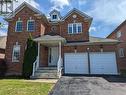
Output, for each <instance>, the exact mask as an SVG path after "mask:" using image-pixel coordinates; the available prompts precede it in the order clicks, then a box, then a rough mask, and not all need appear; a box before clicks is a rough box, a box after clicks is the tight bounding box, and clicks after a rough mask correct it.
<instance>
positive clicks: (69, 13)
mask: <svg viewBox="0 0 126 95" xmlns="http://www.w3.org/2000/svg"><path fill="white" fill-rule="evenodd" d="M74 12H75V13H78V14H79V15H81V16H82V17H84V19H85V20H89V21H90V24H91V22H92V20H93V18H92V17H90V16H88V15H87V14H85V13H84V12H82V11H80V10H78V9H76V8H73V9H72V10H71V11H69V12H68V13H67V14H66V15H65V16H64V17H63V18H62V20H65V19H66V18H67V17H69V16H70V15H71V14H72V13H74Z"/></svg>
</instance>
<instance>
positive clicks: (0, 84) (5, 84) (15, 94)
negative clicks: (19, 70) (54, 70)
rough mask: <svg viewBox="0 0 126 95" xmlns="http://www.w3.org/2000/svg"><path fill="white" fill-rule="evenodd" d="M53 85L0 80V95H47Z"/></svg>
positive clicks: (19, 80) (18, 80) (17, 80)
mask: <svg viewBox="0 0 126 95" xmlns="http://www.w3.org/2000/svg"><path fill="white" fill-rule="evenodd" d="M53 85H54V84H51V83H40V82H25V81H24V80H22V79H0V95H48V92H49V90H51V88H52V87H53Z"/></svg>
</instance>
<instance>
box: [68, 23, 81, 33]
mask: <svg viewBox="0 0 126 95" xmlns="http://www.w3.org/2000/svg"><path fill="white" fill-rule="evenodd" d="M74 24H76V32H74V30H73V25H74ZM70 26H72V33H70V32H69V27H70ZM78 26H81V32H78ZM82 31H83V30H82V23H69V24H68V34H80V33H82Z"/></svg>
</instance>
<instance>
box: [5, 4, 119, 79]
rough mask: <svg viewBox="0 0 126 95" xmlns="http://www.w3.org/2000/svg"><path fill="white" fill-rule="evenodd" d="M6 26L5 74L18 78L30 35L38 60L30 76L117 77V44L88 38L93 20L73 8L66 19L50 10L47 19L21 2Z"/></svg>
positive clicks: (96, 38)
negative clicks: (102, 75) (84, 75)
mask: <svg viewBox="0 0 126 95" xmlns="http://www.w3.org/2000/svg"><path fill="white" fill-rule="evenodd" d="M5 19H6V21H8V23H9V27H8V37H7V48H6V62H7V65H8V74H13V75H21V73H22V64H23V57H24V52H25V48H26V42H27V39H28V37H29V34H30V33H31V35H32V36H33V38H34V41H36V42H37V43H38V57H37V59H36V62H35V63H33V74H32V77H39V78H46V77H49V78H52V77H53V78H54V76H53V74H54V73H58V74H59V75H60V74H61V69H62V73H63V74H110V75H118V74H119V70H118V69H119V68H118V65H117V64H118V63H117V59H116V55H117V54H116V44H117V43H119V41H118V40H113V39H105V38H98V37H91V36H89V28H90V25H91V23H92V17H90V16H88V15H86V14H85V13H83V12H81V11H79V10H78V9H75V8H74V9H72V10H71V11H69V12H68V13H67V14H66V15H65V16H61V14H60V12H59V11H57V10H53V11H52V12H50V18H47V17H46V16H45V15H44V14H43V13H41V12H40V11H39V10H37V9H35V8H34V7H32V6H31V5H29V4H27V3H26V2H24V3H23V4H21V5H20V6H19V7H18V8H17V9H16V10H15V11H14V14H12V15H10V16H9V17H8V18H5ZM31 56H32V55H31Z"/></svg>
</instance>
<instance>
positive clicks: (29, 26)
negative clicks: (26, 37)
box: [27, 20, 35, 31]
mask: <svg viewBox="0 0 126 95" xmlns="http://www.w3.org/2000/svg"><path fill="white" fill-rule="evenodd" d="M27 31H35V21H34V20H28V21H27Z"/></svg>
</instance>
